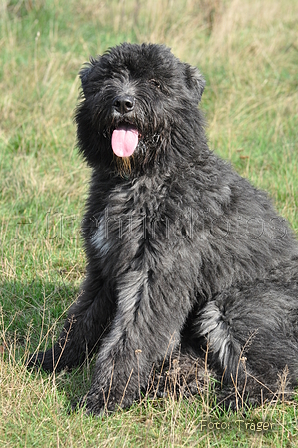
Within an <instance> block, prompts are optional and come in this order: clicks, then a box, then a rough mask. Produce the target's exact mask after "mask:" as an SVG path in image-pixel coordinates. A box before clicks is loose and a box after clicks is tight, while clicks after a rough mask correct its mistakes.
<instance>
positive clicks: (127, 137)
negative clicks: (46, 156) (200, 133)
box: [76, 43, 205, 175]
mask: <svg viewBox="0 0 298 448" xmlns="http://www.w3.org/2000/svg"><path fill="white" fill-rule="evenodd" d="M80 77H81V82H82V101H81V102H80V104H79V105H78V108H77V111H76V122H77V126H78V144H79V147H80V150H81V152H82V153H83V155H84V156H85V158H86V159H87V161H88V162H89V164H90V165H91V166H93V167H100V166H101V167H103V166H104V165H105V166H106V167H111V166H112V167H114V169H116V171H118V172H120V173H125V174H126V175H129V174H130V172H131V171H133V172H134V173H136V172H142V171H144V170H145V169H146V168H148V167H149V166H153V165H154V164H155V163H160V161H161V158H162V157H164V156H166V154H167V152H168V151H169V147H170V146H171V145H172V144H173V143H174V142H173V140H175V138H176V139H179V138H180V139H181V140H183V141H184V142H185V143H186V145H187V142H188V143H190V142H192V141H193V140H194V136H193V135H192V131H193V128H194V123H195V122H196V121H198V117H199V115H198V107H197V106H198V103H199V101H200V99H201V96H202V93H203V90H204V85H205V81H204V79H203V77H202V76H201V74H200V73H199V71H198V70H197V69H196V68H194V67H192V66H190V65H188V64H185V63H182V62H180V61H179V59H177V58H176V57H175V56H173V54H172V53H171V51H170V49H168V48H167V47H164V46H162V45H154V44H142V45H136V44H127V43H125V44H122V45H119V46H117V47H115V48H112V49H110V50H109V51H108V52H107V53H105V54H104V55H103V56H98V57H97V58H95V59H91V60H90V63H89V64H87V65H85V66H84V68H83V69H82V70H81V72H80ZM174 134H175V135H174ZM191 146H192V145H191Z"/></svg>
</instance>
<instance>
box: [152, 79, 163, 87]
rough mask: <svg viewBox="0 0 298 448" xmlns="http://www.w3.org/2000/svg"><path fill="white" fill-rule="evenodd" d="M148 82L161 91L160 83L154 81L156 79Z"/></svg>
mask: <svg viewBox="0 0 298 448" xmlns="http://www.w3.org/2000/svg"><path fill="white" fill-rule="evenodd" d="M149 82H150V84H151V85H152V86H154V87H156V88H157V89H161V84H160V82H158V81H156V79H150V80H149Z"/></svg>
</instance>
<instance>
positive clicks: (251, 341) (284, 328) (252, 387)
mask: <svg viewBox="0 0 298 448" xmlns="http://www.w3.org/2000/svg"><path fill="white" fill-rule="evenodd" d="M196 331H197V334H198V335H199V336H205V337H206V338H207V341H208V344H209V352H208V353H209V355H210V357H209V360H210V364H211V366H213V367H216V368H217V369H219V370H220V372H221V373H220V374H221V375H222V379H223V383H224V384H227V385H228V384H230V385H233V387H234V388H235V392H236V395H235V396H236V398H237V395H238V398H239V397H242V398H243V399H244V400H246V399H248V400H249V401H250V402H251V403H252V404H253V403H255V402H261V399H264V398H266V397H268V398H269V397H272V396H274V394H277V393H279V392H280V382H281V378H282V375H283V373H287V378H286V383H287V384H288V385H289V386H291V387H293V386H294V385H296V384H297V380H298V285H297V283H296V282H292V283H288V284H287V285H283V284H281V283H278V282H275V283H273V282H270V281H262V282H259V283H257V284H253V285H251V286H248V287H245V288H242V289H240V288H239V289H237V288H234V289H229V290H227V291H225V292H223V293H221V294H219V295H218V296H217V297H216V299H215V300H213V301H211V302H209V303H207V305H206V306H205V307H204V309H203V310H202V311H201V313H200V315H199V318H198V321H197V322H196ZM283 387H285V382H284V384H283ZM283 392H284V391H283ZM234 398H235V397H234Z"/></svg>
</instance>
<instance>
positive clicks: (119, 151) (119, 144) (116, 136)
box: [112, 126, 139, 157]
mask: <svg viewBox="0 0 298 448" xmlns="http://www.w3.org/2000/svg"><path fill="white" fill-rule="evenodd" d="M138 139H139V133H138V130H137V129H136V128H134V127H130V126H119V128H117V129H115V130H114V131H113V134H112V149H113V151H114V154H116V156H118V157H129V156H131V155H132V154H133V152H134V150H135V149H136V147H137V144H138Z"/></svg>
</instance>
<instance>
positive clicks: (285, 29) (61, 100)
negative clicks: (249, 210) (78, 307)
mask: <svg viewBox="0 0 298 448" xmlns="http://www.w3.org/2000/svg"><path fill="white" fill-rule="evenodd" d="M123 41H130V42H143V41H147V42H148V41H151V42H158V43H165V44H167V45H168V46H170V47H171V48H172V50H173V52H174V53H175V54H176V55H177V56H178V57H180V58H181V59H182V60H184V61H187V62H189V63H191V64H192V65H197V66H198V67H199V68H200V69H201V71H202V73H203V74H204V76H205V77H206V80H207V85H206V89H205V93H204V96H203V100H202V108H203V110H204V111H205V115H206V117H207V120H208V123H209V125H208V128H207V133H208V137H209V141H210V147H211V148H212V149H214V150H215V151H216V152H217V153H218V154H220V155H221V156H222V157H224V158H226V159H229V160H231V162H232V163H233V165H234V166H235V168H236V170H237V171H238V172H239V173H240V174H242V175H243V176H245V177H248V178H249V179H250V180H251V181H252V182H253V184H254V185H256V186H258V187H260V188H263V189H266V190H268V191H269V192H270V195H271V197H272V198H273V200H274V201H275V203H276V207H277V209H278V210H279V212H280V213H281V214H282V215H283V216H284V217H285V218H287V219H288V220H289V221H290V223H291V225H292V226H293V228H294V229H295V231H296V232H297V233H298V213H297V207H298V194H297V192H298V173H297V167H298V75H297V71H298V70H297V67H298V3H297V0H284V1H280V0H262V1H260V0H250V1H245V0H230V1H229V0H226V1H225V0H210V1H207V0H178V1H174V0H152V1H151V2H148V1H147V0H126V1H125V0H120V1H115V0H111V1H109V2H108V1H106V0H103V1H98V0H69V1H67V2H61V1H58V0H35V1H32V0H11V1H6V0H0V89H1V94H0V263H1V264H0V272H1V274H0V275H1V278H0V305H1V310H0V318H1V323H0V446H1V447H13V448H15V447H55V446H57V447H206V446H208V447H230V446H235V447H252V446H256V447H260V446H265V447H281V446H284V447H290V446H293V447H294V446H298V408H297V403H298V401H297V400H294V401H293V402H291V403H287V402H282V403H279V404H276V403H269V404H266V405H263V406H262V407H261V408H258V409H254V410H251V411H250V412H248V413H247V414H246V415H245V416H244V417H243V416H242V415H241V414H229V413H221V414H220V413H218V412H217V411H216V410H215V409H213V408H212V407H210V406H209V403H208V397H204V400H202V399H200V398H194V399H193V400H189V401H187V400H182V401H179V402H175V401H174V400H172V399H169V400H165V401H148V400H144V402H143V403H142V404H139V403H136V404H135V405H134V406H133V407H132V408H131V409H130V410H128V411H119V412H117V413H115V414H114V415H111V416H109V417H108V418H103V419H98V418H91V417H86V416H84V414H83V413H82V412H81V411H80V412H77V413H69V409H70V403H71V402H73V401H74V400H75V399H76V398H77V397H78V396H80V395H81V394H84V393H85V392H86V391H87V389H88V384H89V382H90V375H91V369H90V367H89V366H86V367H85V368H84V369H81V370H78V371H77V372H71V373H70V372H62V373H60V374H59V375H58V374H57V375H50V376H48V375H45V374H44V373H41V372H38V373H36V372H35V373H30V372H29V373H28V372H27V370H26V368H25V367H24V357H25V356H26V354H28V352H29V351H30V350H34V349H36V348H37V347H38V346H39V347H41V348H43V347H45V346H46V345H48V344H50V343H51V341H52V340H53V339H54V338H55V335H57V331H58V330H59V325H60V324H61V322H62V321H63V317H64V316H65V314H64V313H65V311H66V310H67V308H68V307H69V306H70V305H71V303H72V302H73V301H74V300H75V297H76V294H77V292H78V287H79V284H80V282H81V280H82V277H83V275H84V266H85V259H84V253H83V251H82V245H81V240H80V233H79V229H80V220H81V218H82V212H83V207H84V201H85V198H86V189H87V185H88V178H89V171H88V169H87V167H86V166H85V165H84V164H83V162H82V160H81V159H80V158H79V156H78V155H77V152H76V148H75V128H74V125H73V121H72V114H73V109H74V107H75V104H76V101H77V97H78V88H79V80H78V77H77V73H78V71H79V69H80V67H81V65H82V63H83V62H85V61H86V60H88V58H89V56H90V55H96V54H98V53H101V52H103V51H104V50H105V49H106V48H107V47H109V46H113V45H115V44H117V43H120V42H123ZM264 422H265V423H264ZM267 424H268V427H267ZM269 425H271V427H270V426H269ZM259 429H262V430H259Z"/></svg>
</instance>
